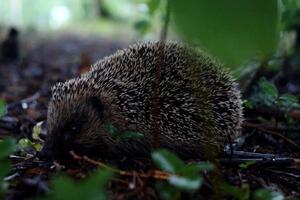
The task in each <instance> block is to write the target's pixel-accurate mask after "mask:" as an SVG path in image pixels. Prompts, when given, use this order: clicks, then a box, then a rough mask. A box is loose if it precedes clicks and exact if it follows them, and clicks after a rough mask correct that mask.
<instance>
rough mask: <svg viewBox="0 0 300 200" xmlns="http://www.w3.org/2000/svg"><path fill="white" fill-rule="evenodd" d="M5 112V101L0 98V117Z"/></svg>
mask: <svg viewBox="0 0 300 200" xmlns="http://www.w3.org/2000/svg"><path fill="white" fill-rule="evenodd" d="M5 113H6V103H5V101H4V100H3V99H0V117H3V116H4V115H5Z"/></svg>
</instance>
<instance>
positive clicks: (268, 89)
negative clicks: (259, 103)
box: [259, 79, 278, 98]
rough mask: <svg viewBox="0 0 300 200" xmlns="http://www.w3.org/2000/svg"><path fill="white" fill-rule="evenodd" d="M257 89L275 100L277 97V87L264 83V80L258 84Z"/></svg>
mask: <svg viewBox="0 0 300 200" xmlns="http://www.w3.org/2000/svg"><path fill="white" fill-rule="evenodd" d="M259 87H260V88H261V89H262V90H263V91H264V92H265V93H267V94H268V95H270V96H271V97H273V98H277V97H278V90H277V87H276V86H275V85H274V84H273V83H270V82H268V81H266V80H265V79H263V80H261V81H260V82H259Z"/></svg>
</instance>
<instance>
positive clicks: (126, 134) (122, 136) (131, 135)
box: [119, 131, 144, 140]
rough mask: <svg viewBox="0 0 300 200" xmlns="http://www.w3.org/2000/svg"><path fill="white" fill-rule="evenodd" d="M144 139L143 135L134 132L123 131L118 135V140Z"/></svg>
mask: <svg viewBox="0 0 300 200" xmlns="http://www.w3.org/2000/svg"><path fill="white" fill-rule="evenodd" d="M142 137H144V134H142V133H140V132H135V131H125V132H124V133H122V134H120V137H119V138H120V139H121V140H123V139H131V138H133V139H137V138H142Z"/></svg>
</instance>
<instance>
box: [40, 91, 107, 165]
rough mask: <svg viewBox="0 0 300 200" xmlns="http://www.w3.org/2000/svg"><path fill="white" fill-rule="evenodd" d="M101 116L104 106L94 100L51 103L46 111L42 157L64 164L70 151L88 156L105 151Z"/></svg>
mask: <svg viewBox="0 0 300 200" xmlns="http://www.w3.org/2000/svg"><path fill="white" fill-rule="evenodd" d="M104 114H105V108H104V105H103V104H102V102H101V100H100V99H99V98H98V97H96V96H77V98H75V99H72V101H71V100H70V99H63V100H60V101H56V100H54V99H52V100H51V102H50V103H49V107H48V116H47V126H48V136H47V139H46V142H45V145H44V148H43V151H42V152H43V155H44V157H47V158H51V159H59V160H64V159H66V158H67V157H68V156H69V151H71V150H74V151H75V152H76V153H81V154H87V155H91V154H93V153H95V154H96V153H98V151H99V150H101V149H103V148H105V145H104V140H105V137H102V136H103V135H104V130H103V117H104ZM96 150H97V151H96Z"/></svg>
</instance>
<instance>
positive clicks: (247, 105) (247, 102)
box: [243, 99, 253, 109]
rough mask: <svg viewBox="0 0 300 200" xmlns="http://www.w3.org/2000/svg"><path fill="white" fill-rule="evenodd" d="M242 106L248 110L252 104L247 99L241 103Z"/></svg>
mask: <svg viewBox="0 0 300 200" xmlns="http://www.w3.org/2000/svg"><path fill="white" fill-rule="evenodd" d="M243 105H244V107H245V108H250V109H252V108H253V103H252V102H251V101H249V100H247V99H246V100H244V101H243Z"/></svg>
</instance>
